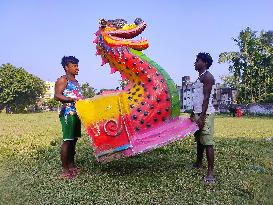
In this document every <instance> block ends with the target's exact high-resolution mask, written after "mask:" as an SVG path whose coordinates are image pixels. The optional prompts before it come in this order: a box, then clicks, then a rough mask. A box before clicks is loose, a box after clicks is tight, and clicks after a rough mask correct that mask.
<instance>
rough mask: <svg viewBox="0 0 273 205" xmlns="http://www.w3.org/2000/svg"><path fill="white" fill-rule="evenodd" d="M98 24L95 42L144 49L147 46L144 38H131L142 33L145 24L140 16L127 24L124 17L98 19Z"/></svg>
mask: <svg viewBox="0 0 273 205" xmlns="http://www.w3.org/2000/svg"><path fill="white" fill-rule="evenodd" d="M99 24H100V28H99V30H98V32H97V33H96V39H95V41H94V42H95V43H97V44H98V43H99V44H102V42H103V43H106V44H107V46H110V47H122V46H126V47H130V48H132V49H135V50H144V49H146V48H148V46H149V45H148V41H147V40H146V39H143V38H141V39H140V40H132V38H134V37H136V36H138V35H139V34H140V33H142V31H144V29H145V28H146V26H147V25H146V23H145V22H144V21H143V20H142V19H141V18H136V19H135V21H134V23H132V24H127V21H125V20H124V19H115V20H105V19H100V21H99ZM101 46H103V45H101Z"/></svg>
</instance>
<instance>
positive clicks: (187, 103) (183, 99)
mask: <svg viewBox="0 0 273 205" xmlns="http://www.w3.org/2000/svg"><path fill="white" fill-rule="evenodd" d="M190 80H191V79H190V76H184V77H182V88H181V90H180V106H181V111H182V112H185V111H187V110H192V109H193V105H192V94H193V92H194V88H193V83H192V82H190Z"/></svg>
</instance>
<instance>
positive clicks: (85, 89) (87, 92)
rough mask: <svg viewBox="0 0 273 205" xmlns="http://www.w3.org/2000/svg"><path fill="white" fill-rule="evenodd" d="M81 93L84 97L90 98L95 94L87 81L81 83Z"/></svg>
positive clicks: (94, 90)
mask: <svg viewBox="0 0 273 205" xmlns="http://www.w3.org/2000/svg"><path fill="white" fill-rule="evenodd" d="M82 95H83V96H84V97H85V98H92V97H94V96H95V95H96V89H95V88H93V87H91V86H89V83H87V82H86V83H83V84H82Z"/></svg>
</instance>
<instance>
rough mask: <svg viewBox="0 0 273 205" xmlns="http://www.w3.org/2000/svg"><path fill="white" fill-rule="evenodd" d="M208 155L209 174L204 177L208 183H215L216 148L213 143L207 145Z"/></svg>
mask: <svg viewBox="0 0 273 205" xmlns="http://www.w3.org/2000/svg"><path fill="white" fill-rule="evenodd" d="M205 147H206V156H207V161H208V172H207V176H205V177H204V181H205V182H206V183H215V182H216V178H215V176H214V149H213V145H206V146H205Z"/></svg>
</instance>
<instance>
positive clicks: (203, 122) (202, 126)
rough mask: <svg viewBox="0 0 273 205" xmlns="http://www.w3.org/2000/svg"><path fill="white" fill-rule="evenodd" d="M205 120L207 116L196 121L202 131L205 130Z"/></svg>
mask: <svg viewBox="0 0 273 205" xmlns="http://www.w3.org/2000/svg"><path fill="white" fill-rule="evenodd" d="M205 120H206V118H205V116H200V118H199V119H198V120H197V121H196V124H197V125H198V127H199V129H200V130H201V129H203V128H204V125H205Z"/></svg>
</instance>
